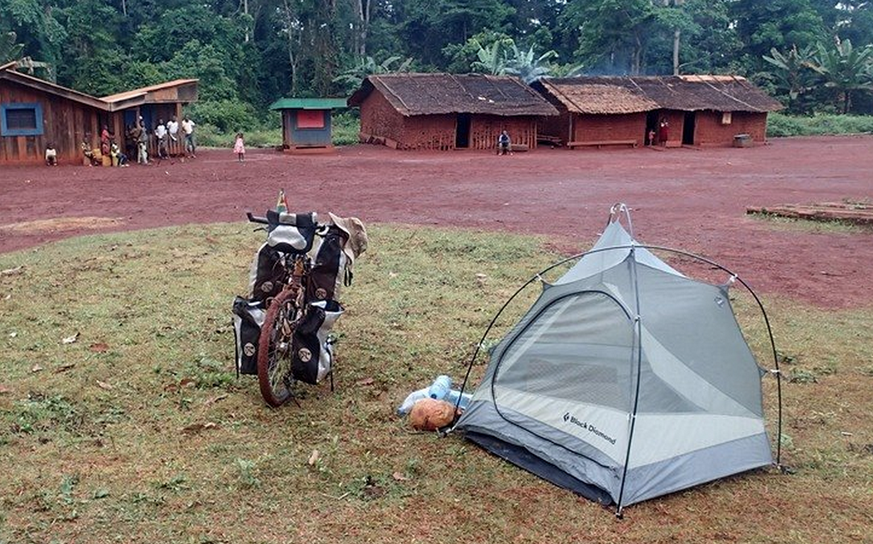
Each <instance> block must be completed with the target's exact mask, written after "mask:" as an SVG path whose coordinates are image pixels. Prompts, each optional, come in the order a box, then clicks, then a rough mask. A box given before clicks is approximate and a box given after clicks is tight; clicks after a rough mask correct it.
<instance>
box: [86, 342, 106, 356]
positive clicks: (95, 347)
mask: <svg viewBox="0 0 873 544" xmlns="http://www.w3.org/2000/svg"><path fill="white" fill-rule="evenodd" d="M90 349H91V351H93V352H95V353H104V352H106V351H108V350H109V344H107V343H105V342H97V343H94V344H91V346H90Z"/></svg>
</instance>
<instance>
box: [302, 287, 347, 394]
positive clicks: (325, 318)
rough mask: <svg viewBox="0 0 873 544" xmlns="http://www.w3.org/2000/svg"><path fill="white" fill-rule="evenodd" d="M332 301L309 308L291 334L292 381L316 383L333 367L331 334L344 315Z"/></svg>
mask: <svg viewBox="0 0 873 544" xmlns="http://www.w3.org/2000/svg"><path fill="white" fill-rule="evenodd" d="M343 311H344V310H343V307H342V306H341V305H340V304H339V303H338V302H337V301H335V300H323V301H319V302H313V303H312V304H310V305H309V311H308V312H306V315H305V316H304V317H303V319H302V320H301V321H300V323H298V324H297V329H296V330H295V331H294V340H293V345H292V349H293V358H292V360H291V371H292V372H293V374H294V379H296V380H300V381H301V382H305V383H309V384H313V385H314V384H317V383H318V382H320V381H321V380H322V379H324V377H325V376H327V375H328V374H329V373H330V370H331V368H332V366H333V341H332V338H331V336H330V331H331V329H333V326H334V324H335V323H336V321H337V319H339V318H340V316H341V315H342V314H343Z"/></svg>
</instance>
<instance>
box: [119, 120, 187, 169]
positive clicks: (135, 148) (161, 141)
mask: <svg viewBox="0 0 873 544" xmlns="http://www.w3.org/2000/svg"><path fill="white" fill-rule="evenodd" d="M196 126H197V125H196V124H195V123H194V121H192V120H191V118H189V117H188V116H185V117H183V118H182V122H181V123H179V122H178V121H177V120H176V116H175V115H174V116H172V117H170V120H169V121H167V122H166V123H164V120H163V119H158V122H157V124H156V125H155V128H154V130H153V132H152V136H153V137H154V139H155V144H156V146H155V147H156V149H157V157H156V158H157V159H158V160H159V161H161V160H164V159H169V158H170V142H171V141H172V142H178V141H179V138H180V132H181V137H182V138H184V153H185V155H186V156H188V157H189V158H192V159H193V158H196V157H197V154H196V153H197V144H196V142H195V140H194V127H196ZM125 141H126V142H127V150H128V153H129V154H130V155H134V154H135V155H136V162H137V163H138V164H148V162H149V131H148V129H147V128H146V127H145V124H144V123H143V118H142V117H140V118H139V120H138V121H137V123H136V124H135V125H129V126H128V127H127V132H126V134H125Z"/></svg>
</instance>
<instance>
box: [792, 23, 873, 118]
mask: <svg viewBox="0 0 873 544" xmlns="http://www.w3.org/2000/svg"><path fill="white" fill-rule="evenodd" d="M817 49H818V50H817V51H816V53H815V55H813V58H812V60H811V61H809V62H808V63H807V65H808V66H809V67H810V68H811V69H813V70H814V71H815V72H816V73H818V74H819V75H820V76H821V78H822V79H823V80H824V85H825V87H829V88H831V89H834V90H835V91H837V93H839V95H840V98H841V101H842V103H843V113H844V114H845V113H849V110H850V109H851V107H852V94H853V93H855V92H857V91H871V90H873V46H870V45H867V46H864V47H862V48H855V47H853V46H852V41H851V40H843V41H840V40H839V38H838V39H837V40H836V41H835V42H834V45H833V46H831V47H826V46H824V45H822V44H819V45H818V48H817Z"/></svg>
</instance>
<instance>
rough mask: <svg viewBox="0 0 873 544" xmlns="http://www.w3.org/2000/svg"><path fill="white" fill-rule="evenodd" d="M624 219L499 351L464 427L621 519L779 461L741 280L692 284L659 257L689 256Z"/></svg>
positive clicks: (619, 208) (547, 292) (551, 287)
mask: <svg viewBox="0 0 873 544" xmlns="http://www.w3.org/2000/svg"><path fill="white" fill-rule="evenodd" d="M620 212H624V213H625V214H626V217H627V222H628V227H629V228H630V230H631V233H632V232H633V229H632V226H631V223H630V215H629V212H628V210H627V207H626V206H624V205H616V206H614V207H613V209H612V213H611V214H610V220H609V223H608V225H607V227H606V229H605V230H604V232H603V234H602V235H601V237H600V239H599V240H598V241H597V243H596V244H595V245H594V247H593V248H592V249H591V250H590V251H589V252H587V253H585V254H583V255H582V258H581V259H580V260H579V261H578V262H577V263H576V264H575V265H574V266H573V267H572V268H571V269H570V270H569V271H568V272H567V273H566V274H564V275H563V276H562V277H561V278H560V279H558V280H557V281H556V282H555V283H553V284H544V290H543V292H542V294H541V295H540V297H539V298H538V300H537V301H536V302H535V303H534V304H533V306H532V307H531V308H530V309H529V310H528V311H527V313H526V314H525V315H524V316H523V317H522V319H521V320H520V321H519V322H518V323H517V324H516V325H515V326H514V327H513V328H512V330H511V331H510V332H509V333H508V334H507V335H506V336H505V337H504V338H503V339H502V340H501V341H500V343H499V344H498V345H497V346H496V347H495V348H494V350H493V352H492V354H491V360H490V362H489V365H488V367H487V369H486V371H485V375H484V377H483V380H482V382H481V384H480V385H479V387H478V388H477V389H476V391H475V393H474V394H473V398H472V401H471V403H470V405H469V407H468V409H467V410H466V411H465V412H464V414H463V415H462V416H461V417H460V419H459V420H458V421H457V423H456V425H455V427H454V430H457V431H461V432H463V433H464V435H465V436H466V437H467V438H468V439H470V440H472V441H473V442H475V443H477V444H479V445H480V446H482V447H484V448H485V449H487V450H489V451H491V452H492V453H495V454H496V455H498V456H500V457H503V458H505V459H507V460H509V461H510V462H512V463H514V464H517V465H519V466H521V467H522V468H525V469H527V470H529V471H531V472H533V473H534V474H537V475H539V476H541V477H543V478H544V479H547V480H549V481H551V482H553V483H555V484H557V485H559V486H561V487H565V488H567V489H571V490H573V491H575V492H577V493H579V494H581V495H583V496H585V497H588V498H589V499H592V500H596V501H599V502H601V503H603V504H613V503H614V504H615V505H616V507H617V513H618V514H620V513H621V510H622V508H623V507H625V506H628V505H630V504H634V503H637V502H640V501H644V500H647V499H651V498H654V497H658V496H661V495H665V494H667V493H672V492H675V491H678V490H681V489H685V488H688V487H692V486H694V485H697V484H701V483H704V482H708V481H711V480H715V479H718V478H722V477H725V476H728V475H731V474H736V473H739V472H743V471H746V470H750V469H754V468H758V467H762V466H766V465H769V464H771V463H773V458H772V455H771V451H770V442H769V439H768V437H767V432H766V429H765V421H764V413H763V402H762V392H761V378H762V376H763V375H764V374H765V371H764V370H762V369H761V368H760V367H759V365H758V363H757V362H756V360H755V357H754V355H753V354H752V352H751V350H750V349H749V346H748V344H746V341H745V339H744V338H743V335H742V332H741V331H740V327H739V324H738V323H737V321H736V318H735V317H734V313H733V309H732V307H731V304H730V299H729V297H728V289H729V285H730V283H732V281H729V282H728V284H727V285H712V284H709V283H705V282H702V281H698V280H694V279H691V278H688V277H686V276H684V275H683V274H682V273H680V272H679V271H677V270H675V269H674V268H672V267H671V266H669V265H668V264H666V263H665V262H664V261H662V260H661V259H659V258H658V257H657V256H655V255H654V254H653V253H652V252H651V251H649V249H663V250H667V251H674V252H677V253H681V254H683V255H686V256H692V255H691V254H688V253H685V252H682V251H677V250H671V249H669V248H655V247H653V246H643V245H641V244H639V243H637V242H636V241H635V240H634V239H633V236H632V234H631V233H629V232H628V231H627V230H625V228H624V227H623V226H622V225H621V222H620V221H619V218H620ZM647 248H648V249H647ZM694 257H696V256H694ZM696 258H698V259H700V260H702V261H704V262H706V263H709V264H711V265H714V266H716V267H718V268H719V269H721V270H723V271H725V272H728V273H730V272H729V271H728V270H727V269H725V268H723V267H720V266H719V265H716V264H715V263H712V262H711V261H708V260H706V259H703V258H702V257H696ZM568 260H569V259H568ZM562 262H566V260H565V261H562ZM558 264H560V263H558ZM555 266H557V265H553V267H550V269H551V268H554V267H555ZM547 270H549V269H547ZM730 274H731V280H734V279H739V278H737V276H736V275H734V274H732V273H730ZM535 278H539V275H537V276H535ZM532 281H533V280H531V281H530V282H528V284H530V283H532ZM739 281H740V283H742V284H743V285H744V286H746V287H747V288H748V286H747V285H746V284H745V283H744V282H742V280H739ZM528 284H526V285H528ZM520 291H521V289H520V290H519V291H518V292H520ZM518 292H516V294H518ZM750 292H751V289H750ZM752 295H753V296H754V293H753V292H752ZM755 300H756V301H757V300H758V299H757V296H755ZM759 305H760V301H759ZM504 308H505V306H504ZM761 309H762V311H763V307H761ZM498 315H499V314H498ZM764 317H765V321H766V314H764ZM496 319H497V318H496V317H495V321H496ZM493 323H494V322H493V321H492V324H493ZM489 329H490V327H489ZM768 331H769V324H768ZM486 335H487V332H486ZM770 340H771V346H772V334H771V335H770ZM773 353H774V362H775V347H774V349H773ZM474 360H475V355H474ZM471 366H472V361H471ZM468 375H469V371H468ZM777 379H778V371H777ZM780 402H781V401H780ZM780 412H781V410H780ZM780 421H781V415H780ZM778 457H779V452H778V446H777V459H778Z"/></svg>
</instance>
